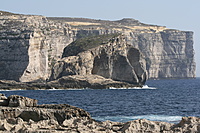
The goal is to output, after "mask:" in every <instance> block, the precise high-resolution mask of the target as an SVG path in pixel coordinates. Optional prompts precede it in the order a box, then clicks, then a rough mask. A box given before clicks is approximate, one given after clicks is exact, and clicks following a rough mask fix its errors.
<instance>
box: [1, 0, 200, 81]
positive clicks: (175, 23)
mask: <svg viewBox="0 0 200 133" xmlns="http://www.w3.org/2000/svg"><path fill="white" fill-rule="evenodd" d="M199 6H200V0H165V1H164V0H30V1H28V0H0V10H4V11H10V12H14V13H23V14H34V15H44V16H57V17H59V16H63V17H86V18H94V19H105V20H119V19H122V18H127V17H128V18H134V19H138V20H139V21H141V22H144V23H148V24H156V25H162V26H167V27H168V28H174V29H179V30H187V31H194V33H195V34H194V48H195V60H196V63H197V76H198V77H200V7H199Z"/></svg>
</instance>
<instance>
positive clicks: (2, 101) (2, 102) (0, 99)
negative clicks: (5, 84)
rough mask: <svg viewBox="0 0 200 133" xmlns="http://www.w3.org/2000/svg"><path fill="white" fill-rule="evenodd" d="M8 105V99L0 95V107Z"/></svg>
mask: <svg viewBox="0 0 200 133" xmlns="http://www.w3.org/2000/svg"><path fill="white" fill-rule="evenodd" d="M7 105H8V99H7V97H6V96H5V95H4V94H1V93H0V106H7Z"/></svg>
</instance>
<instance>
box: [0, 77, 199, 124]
mask: <svg viewBox="0 0 200 133" xmlns="http://www.w3.org/2000/svg"><path fill="white" fill-rule="evenodd" d="M0 93H3V94H5V95H6V96H10V95H21V96H25V97H29V98H33V99H37V100H38V104H70V105H73V106H76V107H79V108H82V109H84V110H86V111H87V112H89V113H90V114H91V116H92V118H93V119H96V120H98V121H106V120H111V121H116V122H127V121H131V120H136V119H148V120H152V121H165V122H170V123H178V122H179V121H180V120H181V119H182V117H185V116H195V117H200V78H196V79H173V80H148V81H147V82H146V85H145V86H144V87H143V88H128V89H126V88H120V89H116V88H110V89H77V90H55V89H50V90H12V91H8V90H1V91H0Z"/></svg>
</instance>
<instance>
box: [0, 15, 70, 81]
mask: <svg viewBox="0 0 200 133" xmlns="http://www.w3.org/2000/svg"><path fill="white" fill-rule="evenodd" d="M69 29H70V27H69V26H68V25H67V24H65V23H54V22H52V21H49V20H47V19H46V17H43V16H33V15H19V14H11V13H5V12H1V14H0V47H1V49H0V79H6V80H16V81H21V82H29V81H34V80H38V79H43V80H46V79H48V77H49V75H50V74H51V67H52V65H53V63H54V62H55V60H56V59H57V58H60V57H61V56H62V51H63V49H64V47H65V46H67V45H68V44H69V43H70V42H72V35H71V32H70V31H69Z"/></svg>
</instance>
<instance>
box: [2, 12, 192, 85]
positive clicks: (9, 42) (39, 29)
mask: <svg viewBox="0 0 200 133" xmlns="http://www.w3.org/2000/svg"><path fill="white" fill-rule="evenodd" d="M112 34H118V36H115V37H113V42H112V37H111V38H107V39H108V40H107V41H106V42H101V44H99V45H96V44H97V42H95V41H97V40H98V39H97V38H98V37H97V36H102V35H106V36H109V35H112ZM94 36H95V37H96V40H95V38H94V39H93V40H91V39H90V40H89V41H90V42H88V43H90V44H91V43H92V46H93V45H94V47H91V49H92V50H90V48H88V49H87V50H85V51H88V50H89V51H92V52H93V53H94V54H93V55H91V58H90V61H91V62H90V63H88V64H87V62H84V61H85V59H84V58H86V56H85V55H83V53H86V52H84V51H81V50H80V49H78V47H76V49H75V50H74V51H73V52H72V53H71V54H69V51H66V49H68V48H70V47H73V46H72V45H73V44H76V42H77V41H78V40H80V39H82V38H88V37H90V38H93V37H94ZM122 36H123V39H120V38H122ZM104 38H106V37H104ZM91 41H94V42H91ZM117 41H118V42H120V43H116V42H117ZM102 44H103V45H102ZM104 44H105V45H104ZM114 44H116V45H118V46H116V48H115V47H114V46H111V45H114ZM67 46H70V47H67ZM102 46H103V47H102ZM83 47H87V44H85V46H83ZM100 47H101V50H99V48H100ZM120 47H124V49H123V48H122V49H120ZM111 48H112V49H113V52H109V51H108V49H110V50H111ZM79 50H80V51H79ZM77 51H78V52H77ZM100 51H101V52H100ZM130 51H134V52H130ZM76 52H77V53H76ZM95 52H96V53H95ZM123 52H124V53H123ZM130 53H131V54H130ZM67 54H69V55H67ZM114 55H115V56H114ZM116 55H118V56H116ZM135 56H136V57H140V58H138V59H139V60H134V62H131V61H129V59H132V58H135ZM112 57H115V58H121V59H123V61H125V60H126V61H125V62H124V63H129V64H128V65H127V67H128V69H127V72H126V74H124V76H125V75H128V76H130V77H134V78H132V79H134V80H131V82H132V83H139V84H143V83H144V82H145V81H146V79H147V77H149V78H153V79H159V78H194V77H195V62H194V50H193V32H189V31H179V30H171V29H167V28H166V27H163V26H156V25H147V24H143V23H141V22H139V21H137V20H134V19H122V20H119V21H104V20H93V19H84V18H46V17H44V16H34V15H20V14H12V13H8V12H2V11H0V79H4V80H5V79H6V80H16V81H21V82H31V81H35V80H38V79H41V80H46V81H47V80H54V79H57V78H60V76H61V75H63V76H67V75H68V74H69V75H70V73H69V72H68V74H67V71H66V70H70V71H72V73H71V74H75V75H76V74H80V75H81V74H85V73H87V72H83V71H82V70H83V69H85V70H84V71H86V70H88V71H89V72H88V74H97V75H100V76H103V77H105V78H112V79H114V80H120V81H127V80H124V79H128V76H127V77H126V78H121V77H120V76H121V74H120V73H118V74H117V73H116V74H110V73H111V72H110V71H111V68H112V70H113V69H114V70H116V71H115V72H117V71H120V70H119V68H120V69H125V68H123V67H122V66H121V64H118V65H119V68H117V69H116V67H117V64H114V65H113V64H112V63H113V61H114V60H113V59H111V58H112ZM70 58H74V59H77V58H81V59H83V60H81V61H82V62H84V63H85V64H86V66H84V64H80V62H79V63H78V65H79V66H78V67H79V68H77V69H73V70H71V68H72V66H73V65H75V62H76V63H77V61H75V62H74V63H72V64H73V65H72V66H70V67H71V68H70V67H69V66H67V65H66V63H67V62H66V60H69V59H70ZM107 59H108V60H107ZM78 61H80V59H78ZM106 61H107V62H106ZM118 61H121V60H118ZM118 61H117V63H119V62H118ZM127 61H128V62H127ZM108 62H112V63H108ZM141 62H142V63H141ZM59 63H60V64H59ZM62 63H64V64H65V65H64V67H63V66H60V67H58V66H59V65H61V64H62ZM122 63H123V62H122ZM67 64H68V65H69V62H68V63H67ZM133 64H134V65H133ZM136 64H139V66H137V67H136ZM105 66H107V67H109V69H107V68H106V67H105ZM73 67H74V66H73ZM136 68H137V69H136ZM139 68H142V69H140V70H139ZM146 70H147V72H146ZM122 71H124V70H122ZM134 73H135V74H134ZM114 75H115V76H114ZM131 75H132V76H131ZM145 75H148V76H145ZM119 77H120V78H119ZM122 77H123V76H122ZM128 82H129V81H128Z"/></svg>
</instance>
